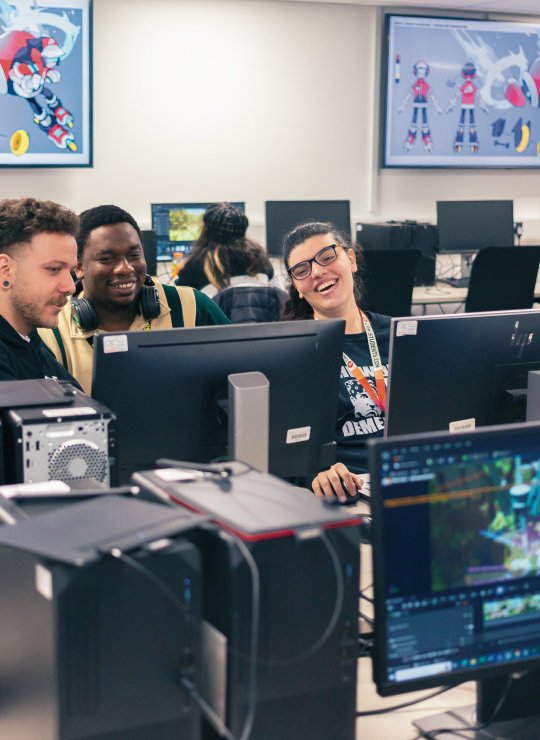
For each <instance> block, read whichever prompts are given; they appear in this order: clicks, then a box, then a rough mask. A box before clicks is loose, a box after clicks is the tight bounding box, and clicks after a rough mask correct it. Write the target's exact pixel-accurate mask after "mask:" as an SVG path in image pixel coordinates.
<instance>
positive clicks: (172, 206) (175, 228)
mask: <svg viewBox="0 0 540 740" xmlns="http://www.w3.org/2000/svg"><path fill="white" fill-rule="evenodd" d="M209 205H210V203H152V229H153V231H155V232H156V235H157V259H158V260H160V261H169V260H172V259H173V256H174V255H175V254H181V255H183V256H187V255H188V254H189V252H190V251H191V247H192V246H193V242H194V241H196V240H197V239H198V237H199V234H200V233H201V229H202V223H203V221H202V218H203V216H204V212H205V211H206V209H207V208H208V206H209ZM231 205H233V206H236V208H240V209H241V210H242V211H243V210H244V206H245V204H244V203H231Z"/></svg>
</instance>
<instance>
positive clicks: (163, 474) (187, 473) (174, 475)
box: [154, 468, 203, 483]
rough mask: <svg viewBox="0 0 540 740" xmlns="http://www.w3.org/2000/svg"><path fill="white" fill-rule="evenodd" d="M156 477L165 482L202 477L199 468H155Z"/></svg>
mask: <svg viewBox="0 0 540 740" xmlns="http://www.w3.org/2000/svg"><path fill="white" fill-rule="evenodd" d="M154 472H155V475H156V478H161V480H163V481H166V482H169V483H171V482H178V481H180V482H181V481H190V480H198V479H199V478H202V477H203V474H202V473H201V471H200V470H179V469H178V468H160V469H159V470H155V471H154Z"/></svg>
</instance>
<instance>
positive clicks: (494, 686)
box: [413, 671, 540, 740]
mask: <svg viewBox="0 0 540 740" xmlns="http://www.w3.org/2000/svg"><path fill="white" fill-rule="evenodd" d="M507 681H508V679H507V677H506V676H502V677H499V678H491V679H488V680H484V681H478V682H477V684H476V706H475V705H472V706H469V707H461V708H459V709H451V710H449V711H448V712H442V713H441V714H435V715H432V716H430V717H425V718H423V719H420V720H416V721H415V722H414V723H413V724H414V725H415V727H416V728H417V729H418V730H420V732H421V733H422V734H423V735H426V734H427V736H428V737H429V734H428V733H430V732H432V733H435V731H436V730H442V729H444V730H446V729H447V730H448V732H437V733H436V734H434V735H433V737H434V738H435V737H436V738H437V740H450V738H463V737H467V738H469V739H470V740H505V739H508V740H538V738H540V715H539V714H538V710H539V702H538V697H539V696H540V671H531V672H529V673H526V674H525V675H523V676H521V677H520V678H515V679H514V680H513V681H512V684H511V686H510V690H509V691H508V696H507V697H506V699H505V701H504V702H503V704H502V706H501V708H500V710H499V711H498V712H497V715H496V717H495V721H494V722H493V723H491V724H489V725H488V727H486V728H485V729H482V730H481V729H479V730H476V731H471V732H467V733H466V734H465V733H464V731H465V728H467V727H474V726H475V725H477V724H482V723H483V722H488V721H489V719H490V717H492V716H493V713H494V711H495V709H496V707H497V704H498V702H499V701H500V698H501V696H502V695H503V693H504V691H505V689H506V686H507Z"/></svg>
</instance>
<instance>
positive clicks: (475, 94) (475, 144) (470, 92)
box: [446, 62, 489, 152]
mask: <svg viewBox="0 0 540 740" xmlns="http://www.w3.org/2000/svg"><path fill="white" fill-rule="evenodd" d="M461 76H462V77H463V79H464V82H463V84H462V85H461V87H460V88H459V90H457V92H456V94H455V95H454V96H453V98H452V100H451V101H450V104H449V106H448V108H447V110H446V112H447V113H450V111H452V110H454V108H455V107H456V105H457V104H458V102H459V103H460V106H461V115H460V117H459V125H458V129H457V132H456V138H455V139H454V151H455V152H460V151H461V150H462V149H463V140H464V137H465V127H466V125H467V113H468V114H469V116H468V117H469V121H468V124H469V147H470V150H471V152H477V151H478V149H479V146H480V145H479V141H478V133H477V130H476V123H475V119H474V109H475V106H476V105H478V106H479V107H480V108H482V110H483V111H484V113H489V109H488V107H487V106H486V105H485V103H484V101H483V100H482V96H481V94H480V92H479V90H478V88H477V86H476V85H475V83H474V82H473V80H474V79H475V77H476V67H475V66H474V64H473V63H472V62H466V63H465V64H464V65H463V67H462V69H461Z"/></svg>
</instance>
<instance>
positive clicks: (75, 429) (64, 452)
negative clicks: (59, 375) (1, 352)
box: [1, 381, 116, 487]
mask: <svg viewBox="0 0 540 740" xmlns="http://www.w3.org/2000/svg"><path fill="white" fill-rule="evenodd" d="M28 382H32V381H28ZM50 382H52V383H54V381H50ZM1 434H2V437H3V445H2V448H3V453H4V454H3V457H4V465H3V477H2V481H3V482H4V483H33V482H37V481H47V480H62V481H65V482H66V483H76V482H77V481H91V482H94V483H97V484H100V485H103V486H104V487H107V486H109V485H111V484H113V483H114V454H115V446H116V431H115V417H114V415H113V414H112V413H111V412H110V411H109V410H108V409H107V408H106V407H105V406H103V405H102V404H100V403H98V402H97V401H94V399H93V398H90V397H89V396H85V395H84V394H82V393H76V394H75V395H73V397H72V400H71V402H70V403H69V404H62V405H42V406H39V405H36V406H29V407H26V406H24V405H23V404H20V405H17V404H15V403H14V404H13V406H11V407H9V408H4V409H3V411H2V412H1Z"/></svg>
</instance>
